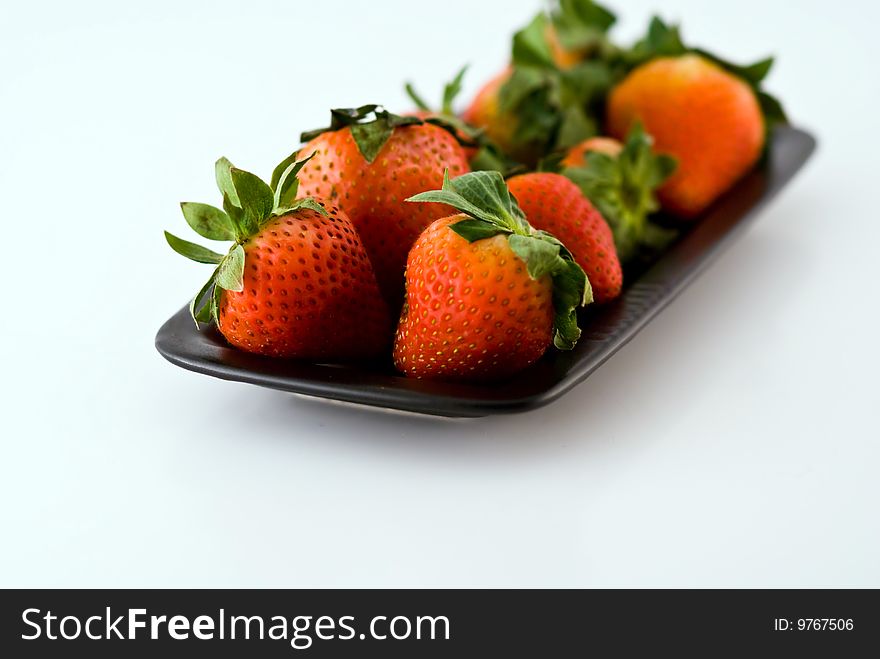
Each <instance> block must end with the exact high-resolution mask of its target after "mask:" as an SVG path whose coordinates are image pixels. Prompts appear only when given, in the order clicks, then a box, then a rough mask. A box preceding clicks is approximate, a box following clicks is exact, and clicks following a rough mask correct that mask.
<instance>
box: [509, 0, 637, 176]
mask: <svg viewBox="0 0 880 659" xmlns="http://www.w3.org/2000/svg"><path fill="white" fill-rule="evenodd" d="M613 23H614V17H613V15H612V14H611V13H610V12H608V11H607V10H605V9H604V8H602V7H600V6H599V5H596V4H595V3H593V2H588V1H585V0H582V1H577V0H572V1H569V2H561V3H560V5H559V9H558V10H557V11H556V12H554V13H552V14H551V15H549V16H548V15H547V14H544V13H541V14H538V15H537V16H535V18H534V19H533V20H532V21H531V23H529V24H528V25H527V26H526V27H525V28H523V29H522V30H520V31H519V32H517V33H516V35H514V38H513V51H512V64H513V70H512V72H511V75H510V77H509V78H508V80H507V82H506V83H505V84H504V86H503V87H502V88H501V93H500V99H499V100H500V106H501V110H502V112H504V113H505V114H509V115H510V116H513V117H515V118H516V129H515V132H514V136H513V142H514V144H513V147H512V151H513V152H514V155H516V156H518V157H520V158H522V159H524V160H526V161H532V162H528V164H533V161H534V160H535V159H536V157H535V154H537V155H538V156H540V155H542V154H544V153H549V152H551V151H554V150H557V149H565V148H568V147H571V146H574V145H575V144H577V143H578V142H582V141H583V140H585V139H588V138H590V137H593V136H595V135H596V134H597V133H598V132H599V127H600V124H601V117H602V113H603V105H604V100H605V98H606V96H607V95H608V92H609V91H610V90H611V88H612V87H613V85H614V84H615V83H616V82H617V81H618V80H619V79H620V78H621V77H622V75H623V68H622V66H621V64H620V62H619V61H618V60H619V58H617V57H615V56H613V55H614V53H616V52H617V49H616V48H615V47H614V46H613V45H612V44H611V43H610V41H609V40H608V38H607V36H606V32H607V30H608V29H609V28H610V27H611V25H612V24H613ZM551 27H552V28H553V29H555V31H556V33H557V36H558V39H559V41H560V43H561V44H562V45H563V46H564V47H572V48H576V49H577V51H578V53H579V57H582V59H581V61H579V62H578V63H576V64H575V65H574V66H572V67H570V68H561V67H559V66H558V65H557V63H556V61H555V60H554V57H553V51H552V48H551V46H550V43H549V42H548V40H547V34H548V30H549V29H550V28H551Z"/></svg>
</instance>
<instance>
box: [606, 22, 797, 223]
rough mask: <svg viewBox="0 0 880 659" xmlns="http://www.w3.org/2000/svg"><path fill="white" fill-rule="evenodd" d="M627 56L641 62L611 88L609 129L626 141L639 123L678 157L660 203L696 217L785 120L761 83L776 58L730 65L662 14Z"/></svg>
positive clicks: (739, 174)
mask: <svg viewBox="0 0 880 659" xmlns="http://www.w3.org/2000/svg"><path fill="white" fill-rule="evenodd" d="M627 57H628V59H629V60H630V61H634V62H637V63H639V62H641V65H639V66H637V67H636V68H635V70H633V71H632V72H631V73H630V74H629V75H628V76H627V77H626V78H625V79H624V80H623V82H622V83H621V84H620V85H619V86H618V87H616V88H615V89H614V90H613V91H612V93H611V95H610V97H609V99H608V103H607V113H606V114H607V125H608V126H607V127H608V131H609V132H610V133H611V134H612V135H613V136H615V137H618V138H621V139H622V138H623V136H624V135H626V133H627V131H628V130H629V129H630V128H631V127H632V126H633V124H634V123H635V122H637V121H638V122H641V124H642V125H643V126H644V128H645V130H646V131H647V132H648V133H649V134H650V135H651V136H652V137H653V138H654V141H655V147H656V149H657V150H658V151H659V152H662V153H668V154H669V155H671V156H673V157H675V158H676V159H677V160H678V170H677V171H676V173H675V175H673V176H672V177H671V178H670V179H669V181H668V182H667V183H666V185H664V186H663V187H662V188H661V190H660V191H659V197H660V201H661V202H662V204H663V207H664V208H665V209H667V210H668V211H670V212H672V213H674V214H676V215H678V216H680V217H682V218H685V219H690V218H694V217H695V216H697V215H699V214H700V213H701V212H703V211H704V210H705V209H706V208H707V207H708V206H709V205H710V204H711V203H712V202H713V201H715V199H717V198H718V197H719V196H720V195H721V194H723V193H724V192H725V191H727V190H728V189H729V188H730V187H731V186H732V185H733V184H734V183H735V182H736V181H737V180H738V179H739V178H741V177H742V176H743V175H744V174H745V173H746V172H748V171H749V169H751V168H752V167H753V166H754V165H755V163H756V162H757V161H758V159H759V158H760V156H761V153H762V151H763V149H764V145H765V141H766V134H767V132H768V131H769V129H770V128H772V126H773V125H774V124H776V123H784V122H786V121H787V119H786V117H785V112H784V110H783V109H782V106H781V104H780V103H779V101H777V100H776V99H775V98H773V97H772V96H770V95H769V94H767V93H766V92H765V91H764V90H763V88H762V82H763V80H764V78H765V77H766V76H767V74H768V73H769V72H770V69H771V67H772V65H773V58H768V59H765V60H762V61H760V62H757V63H755V64H752V65H749V66H738V65H735V64H731V63H730V62H726V61H724V60H722V59H721V58H719V57H717V56H715V55H712V54H711V53H708V52H706V51H703V50H700V49H694V48H690V47H688V46H686V45H685V44H684V43H683V41H682V39H681V35H680V33H679V30H678V27H677V26H669V25H667V24H666V23H664V22H663V21H662V20H660V19H659V18H654V19H653V20H652V21H651V24H650V27H649V29H648V33H647V35H646V36H645V38H644V39H642V40H641V41H640V42H638V43H637V44H636V45H635V46H634V48H633V49H632V50H631V51H630V53H629V54H628V56H627Z"/></svg>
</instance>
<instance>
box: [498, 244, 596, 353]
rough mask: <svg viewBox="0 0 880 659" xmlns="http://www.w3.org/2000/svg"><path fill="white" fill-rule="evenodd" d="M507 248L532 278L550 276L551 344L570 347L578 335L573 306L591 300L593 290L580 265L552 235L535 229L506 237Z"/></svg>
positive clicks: (562, 347)
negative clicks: (552, 310) (552, 331)
mask: <svg viewBox="0 0 880 659" xmlns="http://www.w3.org/2000/svg"><path fill="white" fill-rule="evenodd" d="M507 240H508V243H509V244H510V249H512V250H513V252H514V253H515V254H516V255H517V256H518V257H519V258H521V259H522V260H523V261H524V262H525V264H526V270H527V271H528V273H529V277H531V278H532V279H535V280H537V279H540V278H541V277H543V276H545V275H549V276H550V277H551V278H552V279H553V309H554V312H555V315H554V320H553V328H554V337H553V345H555V346H556V347H557V348H558V349H559V350H571V349H572V348H574V346H575V344H576V343H577V341H578V339H579V338H580V336H581V330H580V328H579V327H578V324H577V308H578V307H581V306H584V305H586V304H590V303H591V302H592V301H593V289H592V287H591V286H590V281H589V279H588V278H587V275H586V273H585V272H584V270H583V268H581V267H580V266H579V265H578V264H577V263H575V261H574V259H573V258H572V256H571V253H570V252H569V251H568V250H567V249H566V248H565V247H564V246H563V244H562V243H561V242H560V241H559V240H558V239H556V238H555V237H554V236H552V235H550V234H548V233H546V232H544V231H537V232H534V233H533V234H532V235H529V236H521V235H517V234H514V235H511V236H509V237H508V239H507Z"/></svg>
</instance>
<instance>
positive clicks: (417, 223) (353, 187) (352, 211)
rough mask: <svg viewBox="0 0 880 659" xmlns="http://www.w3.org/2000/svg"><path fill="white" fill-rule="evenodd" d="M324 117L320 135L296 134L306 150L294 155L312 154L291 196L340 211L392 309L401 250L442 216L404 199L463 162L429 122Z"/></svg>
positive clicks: (446, 132) (371, 115) (399, 284)
mask: <svg viewBox="0 0 880 659" xmlns="http://www.w3.org/2000/svg"><path fill="white" fill-rule="evenodd" d="M332 117H333V121H332V123H331V126H330V127H329V128H328V129H323V130H317V131H311V132H308V133H304V134H303V136H302V139H303V141H308V144H306V145H305V146H304V147H303V148H302V149H301V150H300V152H301V153H309V154H311V153H315V154H316V155H315V157H314V158H312V159H311V160H310V161H309V162H308V163H307V164H306V165H305V167H303V170H302V172H301V173H300V180H301V184H300V189H299V195H300V197H309V196H313V197H316V198H319V199H327V200H330V201H331V202H332V203H334V204H337V205H338V206H339V208H340V209H342V210H343V211H345V213H346V214H347V215H348V217H349V218H350V219H351V222H352V224H354V226H355V228H356V229H357V231H358V233H359V234H360V236H361V239H362V240H363V243H364V247H365V248H366V250H367V253H368V254H369V256H370V260H371V261H372V263H373V268H374V269H375V272H376V277H377V279H378V281H379V286H380V287H381V289H382V291H383V293H384V295H385V297H386V299H387V300H388V302H389V304H390V305H391V306H397V305H399V304H400V300H401V299H402V297H403V270H404V266H405V265H406V255H407V252H409V248H410V247H411V246H412V244H413V242H415V240H416V238H417V237H418V236H419V234H420V233H421V232H422V230H423V229H424V228H425V227H427V226H428V225H429V224H430V223H431V222H433V221H434V220H436V219H438V218H440V217H443V216H445V215H448V214H449V209H448V208H446V207H444V206H443V205H441V204H427V205H424V206H420V207H417V208H413V207H412V206H411V205H409V204H406V203H405V200H406V199H407V198H408V197H411V196H412V195H414V194H417V193H419V192H422V191H424V190H430V189H431V188H434V187H437V186H439V185H440V184H441V183H442V181H443V172H444V171H445V170H446V169H448V170H449V171H450V172H451V173H452V175H453V176H458V175H460V174H464V173H465V172H468V171H470V168H469V166H468V162H467V156H466V155H465V153H464V151H463V150H462V147H461V145H460V144H459V143H458V142H457V141H456V138H455V137H454V136H453V135H452V134H451V132H454V129H452V128H451V127H449V126H447V125H445V124H443V122H440V121H437V120H435V119H429V120H427V121H424V120H422V119H419V118H417V117H400V116H397V115H393V114H391V113H389V112H387V111H386V110H384V109H382V108H380V107H379V106H375V105H368V106H364V107H361V108H357V109H354V110H333V112H332ZM440 124H442V126H441V125H440ZM294 158H295V155H294V156H291V157H290V158H288V159H286V160H285V161H284V162H283V163H281V165H279V166H278V168H276V171H278V170H279V169H282V168H283V167H285V166H287V164H289V163H290V162H291V161H292V160H293V159H294Z"/></svg>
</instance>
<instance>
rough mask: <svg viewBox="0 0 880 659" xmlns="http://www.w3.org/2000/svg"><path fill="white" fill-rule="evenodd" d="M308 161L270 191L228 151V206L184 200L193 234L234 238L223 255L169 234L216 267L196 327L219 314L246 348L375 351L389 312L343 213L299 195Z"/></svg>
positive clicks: (337, 356) (317, 354)
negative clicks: (237, 164)
mask: <svg viewBox="0 0 880 659" xmlns="http://www.w3.org/2000/svg"><path fill="white" fill-rule="evenodd" d="M304 164H305V161H300V162H298V163H295V164H290V165H289V166H288V167H287V168H286V169H285V171H284V172H282V174H281V175H279V176H278V177H277V180H276V181H274V183H275V189H274V191H273V189H272V188H271V187H270V186H268V185H266V184H265V183H264V182H263V181H261V180H260V179H259V178H257V177H256V176H254V175H253V174H250V173H248V172H245V171H242V170H240V169H236V168H234V167H232V165H231V163H229V161H228V160H226V159H225V158H224V159H221V160H219V161H218V162H217V183H218V185H219V187H220V190H221V192H222V193H223V207H224V208H225V212H224V211H222V210H220V209H219V208H214V207H213V206H208V205H205V204H192V203H185V204H182V205H181V206H182V208H183V214H184V216H185V217H186V219H187V222H188V223H189V224H190V226H191V227H192V228H193V229H195V231H196V232H197V233H199V234H200V235H202V236H204V237H205V238H208V239H211V240H234V241H235V244H234V245H233V246H232V248H231V249H230V251H229V253H228V254H226V255H225V256H224V255H222V254H218V253H216V252H213V251H211V250H208V249H205V248H204V247H201V246H199V245H196V244H194V243H191V242H188V241H186V240H182V239H180V238H177V237H175V236H173V235H171V234H170V233H168V232H166V233H165V237H166V239H167V240H168V243H169V244H170V245H171V247H172V248H173V249H174V250H175V251H177V252H179V253H180V254H182V255H184V256H186V257H188V258H190V259H193V260H195V261H199V262H201V263H213V264H217V269H216V270H215V271H214V274H213V275H211V278H210V279H209V280H208V283H207V284H205V286H204V287H203V288H202V290H201V291H200V292H199V293H198V295H196V297H195V298H193V301H192V303H191V305H190V311H191V313H192V314H193V318H194V319H195V320H196V324H198V322H199V321H203V322H208V321H210V320H214V321H216V322H217V326H218V329H219V330H220V333H221V334H222V335H223V336H224V337H225V338H226V340H227V341H229V343H231V344H232V345H234V346H236V347H237V348H241V349H242V350H245V351H247V352H253V353H257V354H261V355H267V356H270V357H290V358H299V359H311V360H328V361H337V360H350V359H359V358H370V357H375V356H377V355H379V354H381V353H382V352H383V351H384V350H385V349H386V348H387V345H388V338H389V335H390V333H391V322H390V316H389V313H388V309H387V307H386V305H385V302H384V301H383V299H382V296H381V294H380V293H379V287H378V285H377V283H376V278H375V275H374V273H373V270H372V267H371V265H370V261H369V258H368V257H367V253H366V251H365V250H364V248H363V246H362V244H361V241H360V238H359V237H358V234H357V232H356V231H355V229H354V227H353V226H352V224H351V222H350V221H349V219H348V218H347V217H346V215H345V213H343V212H342V211H340V210H339V209H338V208H336V207H335V206H332V205H330V204H326V205H325V204H323V203H320V202H317V201H315V200H313V199H301V200H298V201H297V200H296V196H297V180H296V175H297V173H298V172H299V170H300V169H301V168H302V166H303V165H304Z"/></svg>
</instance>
